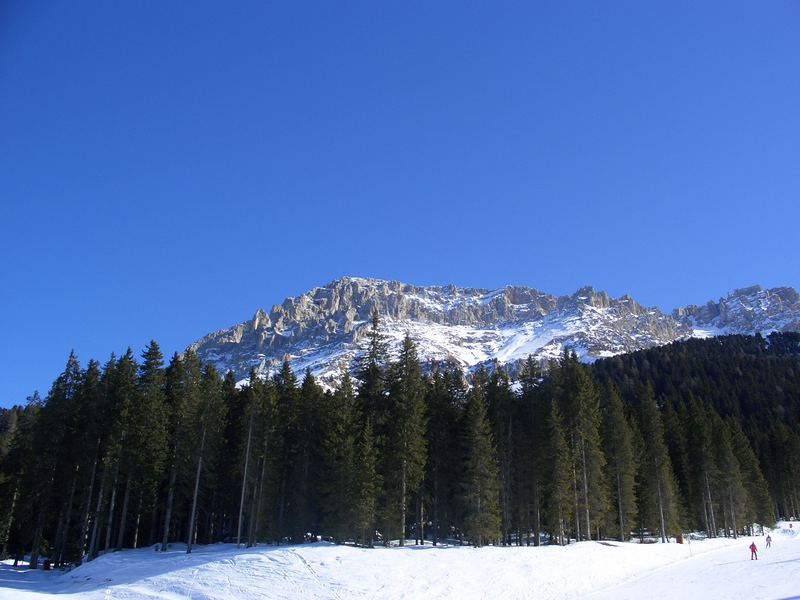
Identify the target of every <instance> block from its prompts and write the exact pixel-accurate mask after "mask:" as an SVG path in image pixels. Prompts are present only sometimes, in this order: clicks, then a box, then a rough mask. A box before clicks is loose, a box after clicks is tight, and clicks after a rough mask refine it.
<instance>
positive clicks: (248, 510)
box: [0, 317, 800, 568]
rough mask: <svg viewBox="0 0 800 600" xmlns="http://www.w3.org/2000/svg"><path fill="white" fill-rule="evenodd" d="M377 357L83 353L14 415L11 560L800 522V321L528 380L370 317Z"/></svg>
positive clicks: (532, 368)
mask: <svg viewBox="0 0 800 600" xmlns="http://www.w3.org/2000/svg"><path fill="white" fill-rule="evenodd" d="M363 350H364V351H363V354H362V355H361V356H360V358H359V360H358V364H357V365H356V366H355V368H354V369H353V373H352V377H351V375H350V374H348V373H347V372H344V373H343V374H342V378H341V382H340V383H339V384H338V386H337V387H336V388H335V389H333V390H326V389H323V387H322V386H320V385H319V384H318V382H316V381H315V379H314V377H313V376H312V375H311V374H310V373H305V374H304V376H303V377H302V379H298V378H297V375H296V374H295V373H293V372H292V369H291V363H290V362H289V361H288V360H287V361H285V362H284V364H283V367H282V368H281V369H279V370H278V372H277V373H275V374H274V375H272V376H271V377H269V378H261V377H257V376H256V374H255V373H253V374H252V375H251V377H250V379H249V382H247V383H246V384H244V385H238V386H237V382H236V381H235V379H234V377H233V375H232V374H230V373H228V374H224V375H223V374H220V373H218V372H217V371H216V370H215V369H214V368H213V367H212V366H210V365H203V364H201V363H200V361H199V360H198V359H197V357H196V356H195V355H194V354H193V353H192V352H191V351H186V352H184V353H183V354H175V355H173V356H172V357H171V359H170V360H169V361H168V363H166V362H165V359H164V357H163V356H162V354H161V351H160V349H159V346H158V344H157V343H156V342H151V343H150V344H149V346H148V347H147V348H146V349H145V350H144V351H143V352H142V354H141V356H140V357H138V358H137V356H135V355H134V353H133V352H132V351H131V350H130V349H129V350H128V351H127V352H126V353H125V354H123V355H122V356H113V355H112V356H111V358H110V359H109V360H108V361H107V362H106V363H105V364H103V365H101V364H100V363H98V362H97V361H95V360H90V361H89V362H88V363H87V364H86V365H85V366H84V367H82V366H81V365H80V363H79V361H78V359H77V357H76V356H75V355H74V354H70V356H69V358H68V359H67V362H66V366H65V368H64V371H63V373H61V374H60V375H59V376H58V378H57V379H56V380H55V381H54V383H53V385H52V387H51V388H50V390H49V391H48V393H47V394H46V396H45V397H44V398H42V397H40V396H39V394H37V393H35V394H33V395H32V396H31V397H30V398H28V401H27V404H26V405H25V406H15V407H13V408H10V409H3V410H2V413H0V515H2V517H0V519H1V520H0V545H1V546H2V548H1V549H0V553H2V556H3V557H8V556H12V557H22V556H23V555H29V558H28V560H29V561H30V564H31V566H32V567H34V568H35V567H36V565H38V564H39V561H40V558H43V557H47V559H48V560H50V561H52V562H53V563H54V564H55V565H56V566H59V565H67V564H75V563H79V562H82V561H86V560H91V559H92V558H94V557H96V556H98V555H99V554H102V553H104V552H108V551H113V550H117V549H121V548H135V547H143V546H153V547H155V549H156V550H158V549H166V548H168V545H169V544H172V543H181V544H185V547H186V551H187V552H191V551H192V547H193V546H194V545H195V544H209V543H216V542H229V543H237V544H244V545H248V546H251V545H254V544H256V543H259V544H263V543H268V544H288V543H303V542H307V541H317V540H320V539H322V540H329V541H332V542H336V543H348V544H358V545H363V546H373V545H375V544H387V545H388V544H390V543H399V544H400V545H404V544H410V543H423V541H427V543H433V544H439V543H448V544H471V545H475V546H481V545H486V544H497V545H505V546H510V545H540V544H567V543H570V542H571V541H577V542H580V541H582V540H605V539H616V540H629V539H631V538H638V539H639V540H640V541H642V542H648V541H657V540H659V539H660V540H661V541H668V540H670V539H672V538H678V537H679V536H680V535H681V534H685V533H686V532H690V531H691V532H703V533H704V534H705V535H707V536H709V537H714V536H738V535H739V534H744V533H750V532H751V529H752V527H753V524H765V525H766V524H770V525H771V524H772V523H773V522H774V521H775V519H776V518H777V517H791V516H797V515H798V509H800V485H799V484H798V480H797V477H796V476H795V475H794V474H793V467H795V466H796V465H797V464H798V461H799V460H800V334H797V333H772V334H770V335H769V336H767V337H762V336H760V335H756V336H723V337H718V338H712V339H707V340H688V341H684V342H676V343H673V344H670V345H668V346H663V347H658V348H653V349H649V350H642V351H639V352H636V353H633V354H628V355H621V356H617V357H613V358H609V359H604V360H600V361H598V362H596V363H594V364H592V365H585V364H582V363H581V362H579V361H578V358H577V357H576V355H575V354H574V353H573V352H571V351H569V350H567V351H565V352H564V353H563V355H562V356H561V357H560V358H559V359H558V360H553V361H550V362H549V363H547V364H539V363H538V362H536V361H534V360H533V359H528V360H527V361H526V362H525V364H524V365H523V367H522V368H521V369H520V371H519V372H520V374H519V376H518V377H517V379H516V380H514V381H512V380H511V379H510V377H509V375H508V374H507V373H506V371H504V369H503V368H502V367H501V366H499V365H490V366H489V368H481V369H479V370H477V371H476V372H474V373H471V374H470V375H469V377H467V376H466V375H465V374H464V373H462V372H461V371H460V370H459V369H458V368H456V367H454V366H452V365H448V364H434V365H427V364H421V363H420V359H419V357H418V356H417V352H416V348H415V345H414V342H413V340H411V339H409V338H406V339H405V340H404V342H403V344H402V347H401V348H400V350H399V352H398V353H395V354H393V355H391V356H390V355H389V353H388V351H387V344H386V341H385V339H384V338H383V336H382V335H381V333H380V324H379V321H378V318H377V317H375V318H374V319H373V322H372V326H371V329H370V331H369V334H368V335H367V338H366V344H365V346H364V349H363ZM181 547H183V546H181Z"/></svg>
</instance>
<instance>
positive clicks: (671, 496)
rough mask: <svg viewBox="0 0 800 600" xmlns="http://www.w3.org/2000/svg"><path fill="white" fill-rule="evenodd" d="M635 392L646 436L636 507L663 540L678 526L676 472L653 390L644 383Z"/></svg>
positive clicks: (642, 427)
mask: <svg viewBox="0 0 800 600" xmlns="http://www.w3.org/2000/svg"><path fill="white" fill-rule="evenodd" d="M637 395H638V402H639V409H640V414H641V417H640V420H641V432H642V437H643V439H644V440H645V449H644V456H643V458H642V462H641V469H642V474H643V483H642V494H641V498H640V508H639V509H640V511H642V513H643V515H644V516H645V517H646V518H647V519H648V520H649V522H650V523H652V524H654V525H656V526H657V529H658V531H659V533H660V535H661V541H662V543H666V541H667V535H668V532H669V531H676V530H678V529H679V527H680V525H679V521H678V518H679V513H678V499H677V495H676V483H675V475H674V474H673V472H672V465H671V464H670V461H669V454H668V452H667V447H666V445H665V444H664V426H663V424H662V422H661V414H660V413H659V411H658V407H657V406H656V402H655V399H654V398H653V391H652V389H651V388H650V387H649V386H643V387H641V388H640V389H639V391H638V394H637Z"/></svg>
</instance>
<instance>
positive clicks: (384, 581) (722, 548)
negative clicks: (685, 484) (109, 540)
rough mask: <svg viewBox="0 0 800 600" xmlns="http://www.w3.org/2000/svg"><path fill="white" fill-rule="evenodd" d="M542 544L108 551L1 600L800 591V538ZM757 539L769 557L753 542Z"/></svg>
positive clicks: (617, 597)
mask: <svg viewBox="0 0 800 600" xmlns="http://www.w3.org/2000/svg"><path fill="white" fill-rule="evenodd" d="M794 525H795V528H792V529H789V527H788V524H780V525H779V526H778V528H777V529H776V530H774V531H773V532H772V539H773V542H772V547H771V548H766V547H765V538H764V537H762V536H759V537H756V538H739V539H738V540H732V539H714V540H704V541H693V542H691V543H690V544H683V545H681V544H645V545H639V544H634V543H625V544H619V543H608V544H605V543H596V542H583V543H580V544H572V545H571V546H569V547H564V548H559V547H541V548H494V547H490V548H481V549H474V548H467V547H450V548H443V547H438V548H433V547H431V546H426V547H424V548H422V547H413V546H412V547H406V548H388V549H387V548H376V549H372V550H366V549H359V548H352V547H345V546H335V545H332V544H326V543H318V544H308V545H301V546H288V547H287V546H283V547H280V548H276V547H258V548H251V549H244V548H242V549H240V550H237V549H236V547H235V546H232V545H230V544H219V545H214V546H209V547H197V548H196V549H195V550H194V552H193V553H192V554H189V555H187V554H185V553H183V552H182V551H181V548H180V547H179V546H176V547H175V548H173V549H172V550H171V551H169V552H166V553H160V552H154V551H153V549H152V548H148V549H140V550H128V551H122V552H117V553H113V554H109V555H106V556H103V557H100V558H99V559H97V560H95V561H93V562H91V563H89V564H86V565H84V566H82V567H80V568H77V569H74V570H72V571H69V572H66V573H61V572H58V571H50V572H44V571H30V570H26V569H14V568H13V567H11V566H10V565H8V564H6V565H2V566H0V599H2V600H5V599H9V600H11V599H14V600H34V599H41V598H46V597H53V596H55V595H57V596H58V597H59V598H62V599H63V600H70V599H75V600H78V599H80V600H92V599H97V600H100V599H103V600H111V599H152V598H165V599H169V600H177V599H186V598H192V599H195V600H223V599H225V600H228V599H237V600H238V599H249V598H253V599H255V598H275V599H278V598H280V599H298V600H299V599H303V600H307V599H322V598H326V599H328V598H333V599H345V598H347V599H349V598H380V599H386V600H391V599H395V598H458V599H459V600H465V599H469V598H487V599H489V598H491V599H495V598H497V599H502V598H537V599H551V598H585V597H590V598H593V599H595V600H604V599H612V598H613V599H614V600H624V599H627V598H636V599H639V598H659V599H665V598H702V599H703V600H710V599H717V598H719V599H723V598H724V599H731V598H747V599H750V600H754V599H759V598H770V599H788V598H800V537H798V536H797V535H796V534H797V530H796V527H797V526H798V525H800V524H798V523H795V524H794ZM752 540H755V542H756V545H757V546H758V548H759V560H758V561H751V560H750V553H749V550H748V546H749V545H750V542H751V541H752Z"/></svg>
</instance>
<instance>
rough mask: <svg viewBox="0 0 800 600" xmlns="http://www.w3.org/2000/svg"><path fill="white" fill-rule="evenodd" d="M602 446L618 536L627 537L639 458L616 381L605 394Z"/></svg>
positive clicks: (633, 510)
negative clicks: (636, 454)
mask: <svg viewBox="0 0 800 600" xmlns="http://www.w3.org/2000/svg"><path fill="white" fill-rule="evenodd" d="M603 430H604V435H603V442H604V443H603V448H604V451H605V456H606V460H607V463H606V475H607V478H608V481H609V482H610V483H611V485H610V487H611V490H612V498H613V501H614V504H615V506H616V515H615V516H616V525H617V527H618V528H619V539H620V540H621V541H626V540H627V539H628V537H629V533H630V531H631V528H632V526H633V524H634V523H635V522H636V508H637V507H636V495H635V478H636V462H635V456H634V448H633V440H632V434H631V430H630V427H629V426H628V421H627V419H626V418H625V410H624V407H623V404H622V399H621V398H620V396H619V393H618V392H617V389H616V387H615V386H613V385H610V384H609V385H607V386H606V388H605V390H604V394H603Z"/></svg>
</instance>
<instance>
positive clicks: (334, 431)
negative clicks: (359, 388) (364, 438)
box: [321, 372, 359, 543]
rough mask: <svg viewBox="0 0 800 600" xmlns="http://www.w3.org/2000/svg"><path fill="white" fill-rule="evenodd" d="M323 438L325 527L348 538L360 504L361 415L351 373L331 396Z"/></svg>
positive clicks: (337, 538)
mask: <svg viewBox="0 0 800 600" xmlns="http://www.w3.org/2000/svg"><path fill="white" fill-rule="evenodd" d="M327 408H328V410H327V413H326V415H325V421H324V423H325V426H324V428H323V434H322V435H323V440H322V462H323V468H322V481H321V487H322V494H323V497H322V507H323V513H324V517H325V529H326V531H327V532H329V533H330V535H332V536H333V538H334V540H335V541H336V542H339V543H341V542H343V541H345V540H346V539H347V538H348V537H349V536H350V535H351V534H352V533H355V532H357V531H358V530H357V529H356V526H355V522H354V521H355V519H356V513H355V509H356V506H357V501H358V497H357V489H356V481H357V478H356V464H355V460H356V456H355V451H356V436H357V431H358V422H359V418H358V414H357V411H356V404H355V396H354V394H353V385H352V382H351V380H350V376H349V375H348V374H347V372H345V373H344V375H343V377H342V381H341V383H340V384H339V386H338V387H337V388H336V391H335V392H334V393H333V395H332V396H331V397H329V399H328V407H327Z"/></svg>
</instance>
